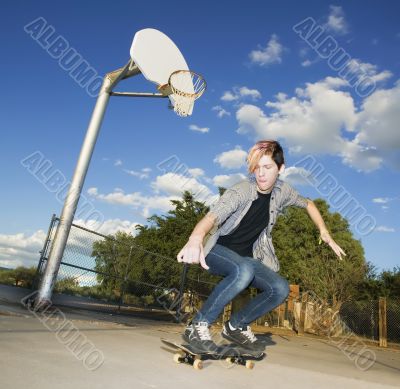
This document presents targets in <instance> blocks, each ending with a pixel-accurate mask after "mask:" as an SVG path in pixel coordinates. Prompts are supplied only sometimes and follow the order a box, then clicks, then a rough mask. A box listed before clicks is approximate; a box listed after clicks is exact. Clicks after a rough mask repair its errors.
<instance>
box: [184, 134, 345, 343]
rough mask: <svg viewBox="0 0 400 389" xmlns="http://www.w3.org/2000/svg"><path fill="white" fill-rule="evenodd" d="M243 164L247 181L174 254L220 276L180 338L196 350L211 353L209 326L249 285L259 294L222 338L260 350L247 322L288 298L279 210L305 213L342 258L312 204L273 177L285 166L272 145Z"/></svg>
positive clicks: (257, 149)
mask: <svg viewBox="0 0 400 389" xmlns="http://www.w3.org/2000/svg"><path fill="white" fill-rule="evenodd" d="M247 165H248V171H249V173H250V175H249V178H248V179H246V180H243V181H241V182H239V183H238V184H235V185H233V186H232V187H231V188H229V189H227V190H226V191H225V192H224V194H223V195H222V196H221V197H220V198H219V200H218V201H217V202H216V203H215V204H212V205H211V207H210V211H209V212H208V213H207V215H206V216H205V217H204V218H203V219H202V220H200V222H199V223H198V224H197V225H196V227H195V228H194V230H193V232H192V234H191V236H190V238H189V240H188V242H187V243H186V245H185V246H184V247H183V248H182V250H181V251H180V252H179V254H178V255H177V259H178V261H179V262H186V263H191V264H197V263H200V265H201V266H202V267H203V268H205V269H207V270H208V271H209V272H210V273H212V274H217V275H220V276H222V277H223V279H222V281H220V282H219V283H218V284H217V285H216V287H215V288H214V290H213V291H212V293H211V294H210V296H209V297H208V299H207V300H206V301H205V302H204V304H203V306H202V307H201V309H200V311H198V312H197V314H196V315H195V317H194V318H193V319H192V321H191V322H190V323H189V324H188V325H187V327H186V329H185V332H184V334H183V338H184V340H185V341H186V342H188V343H189V344H190V345H191V346H193V347H194V348H196V349H199V350H204V351H209V350H214V349H215V348H216V344H215V343H214V342H213V340H212V338H211V334H210V331H209V326H210V325H211V324H212V323H213V322H214V321H215V320H216V319H217V317H218V316H219V314H220V313H221V312H222V310H223V309H224V306H225V305H226V304H228V303H229V302H230V301H231V300H232V299H233V298H234V297H235V296H236V295H238V294H239V293H240V292H241V291H243V290H244V289H245V288H247V287H249V286H251V287H254V288H257V289H259V290H261V293H259V294H258V295H257V296H256V297H255V298H253V299H252V300H251V301H250V302H249V303H248V304H247V305H246V306H245V307H243V308H242V309H241V310H240V311H239V312H235V313H234V314H232V315H231V318H230V320H229V321H228V322H226V323H224V326H223V331H222V336H223V337H224V338H226V339H228V340H229V341H231V342H234V343H236V344H239V345H241V346H242V347H245V348H248V349H249V350H253V351H261V350H263V349H264V345H263V343H262V342H260V341H259V340H258V339H257V337H256V336H255V335H254V334H253V332H252V330H251V328H250V323H251V322H253V321H254V320H256V319H257V318H259V317H260V316H262V315H264V314H265V313H267V312H269V311H271V310H272V309H274V308H275V307H277V306H279V305H280V304H282V302H283V301H285V299H286V297H287V296H288V294H289V285H288V282H287V281H286V279H284V278H283V277H281V276H280V275H279V274H278V271H279V261H278V259H277V257H276V255H275V251H274V247H273V245H272V238H271V230H272V228H273V226H274V224H275V222H276V219H277V216H278V215H279V214H280V213H281V212H282V210H283V209H284V208H286V207H289V206H296V207H302V208H306V210H307V212H308V214H309V216H310V218H311V219H312V221H313V222H314V223H315V225H316V226H317V228H318V229H319V231H320V236H321V239H322V240H323V241H324V242H325V243H327V244H328V245H329V246H330V247H331V248H332V250H333V251H334V252H335V253H336V255H337V256H338V257H339V258H340V259H342V255H346V254H345V253H344V251H343V250H342V249H341V248H340V247H339V246H338V245H337V244H336V242H335V241H334V240H333V239H332V238H331V236H330V234H329V232H328V230H327V228H326V226H325V223H324V221H323V219H322V217H321V214H320V213H319V211H318V209H317V207H316V206H315V204H314V203H313V202H312V201H311V200H309V199H306V198H304V197H302V196H301V195H300V194H299V193H298V192H297V191H296V190H295V189H293V188H292V187H291V186H290V185H289V184H288V183H287V182H284V181H282V180H280V179H279V178H278V176H279V173H282V172H283V170H284V168H285V166H284V155H283V150H282V147H281V145H280V144H279V143H278V142H277V141H273V140H266V141H259V142H257V143H256V144H255V145H254V146H253V147H252V148H251V149H250V151H249V153H248V155H247ZM214 226H215V227H216V228H214V229H213V227H214ZM211 230H212V231H211ZM204 238H207V239H206V241H205V242H204V247H203V241H204Z"/></svg>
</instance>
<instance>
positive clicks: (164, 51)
mask: <svg viewBox="0 0 400 389" xmlns="http://www.w3.org/2000/svg"><path fill="white" fill-rule="evenodd" d="M130 55H131V58H132V59H133V61H134V62H135V64H136V65H137V66H138V68H139V69H140V71H141V72H142V74H143V76H144V77H145V78H146V79H147V80H149V81H152V82H154V83H156V84H157V86H160V85H165V84H166V83H167V82H168V78H169V76H170V75H171V73H173V72H174V71H176V70H188V69H189V68H188V65H187V63H186V61H185V58H184V57H183V55H182V53H181V52H180V50H179V49H178V47H177V46H176V45H175V43H174V42H173V41H172V40H171V39H170V38H168V37H167V36H166V35H165V34H164V33H162V32H161V31H158V30H155V29H154V28H145V29H143V30H140V31H138V32H137V33H136V34H135V36H134V38H133V42H132V46H131V50H130Z"/></svg>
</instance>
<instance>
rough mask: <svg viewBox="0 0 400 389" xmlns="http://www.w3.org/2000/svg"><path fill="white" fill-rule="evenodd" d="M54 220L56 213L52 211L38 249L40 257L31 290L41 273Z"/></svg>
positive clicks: (35, 285)
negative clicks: (47, 227) (42, 241)
mask: <svg viewBox="0 0 400 389" xmlns="http://www.w3.org/2000/svg"><path fill="white" fill-rule="evenodd" d="M56 220H57V217H56V214H55V213H53V215H52V216H51V221H50V225H49V229H48V231H47V236H46V240H45V241H44V244H43V248H42V250H41V251H39V253H40V258H39V263H38V265H37V268H36V273H35V277H34V279H33V282H32V290H34V289H36V288H37V286H38V283H39V278H40V275H41V273H42V267H43V264H44V261H45V260H47V251H48V248H49V244H50V236H51V233H52V231H53V228H54V223H55V222H56Z"/></svg>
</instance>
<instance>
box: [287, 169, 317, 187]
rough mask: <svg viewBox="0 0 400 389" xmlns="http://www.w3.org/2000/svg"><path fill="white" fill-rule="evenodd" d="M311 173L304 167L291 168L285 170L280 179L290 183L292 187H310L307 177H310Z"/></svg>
mask: <svg viewBox="0 0 400 389" xmlns="http://www.w3.org/2000/svg"><path fill="white" fill-rule="evenodd" d="M310 176H311V173H310V172H309V171H307V170H306V169H304V168H302V167H295V166H290V167H287V168H285V170H284V171H283V173H282V174H280V175H279V178H281V179H282V180H284V181H286V182H288V183H289V184H290V185H294V186H296V185H310V181H309V180H307V177H310Z"/></svg>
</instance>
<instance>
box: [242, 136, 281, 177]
mask: <svg viewBox="0 0 400 389" xmlns="http://www.w3.org/2000/svg"><path fill="white" fill-rule="evenodd" d="M264 155H268V156H270V157H271V158H272V160H273V161H274V162H275V163H276V165H277V166H278V169H280V167H281V166H282V165H283V164H284V163H285V158H284V156H283V149H282V146H281V145H280V144H279V142H278V141H276V140H260V141H258V142H257V143H256V144H255V145H254V146H253V147H252V148H251V149H250V150H249V153H248V154H247V158H246V162H247V168H248V171H249V173H253V172H254V170H256V167H257V164H258V162H259V161H260V159H261V158H262V157H263V156H264Z"/></svg>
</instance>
